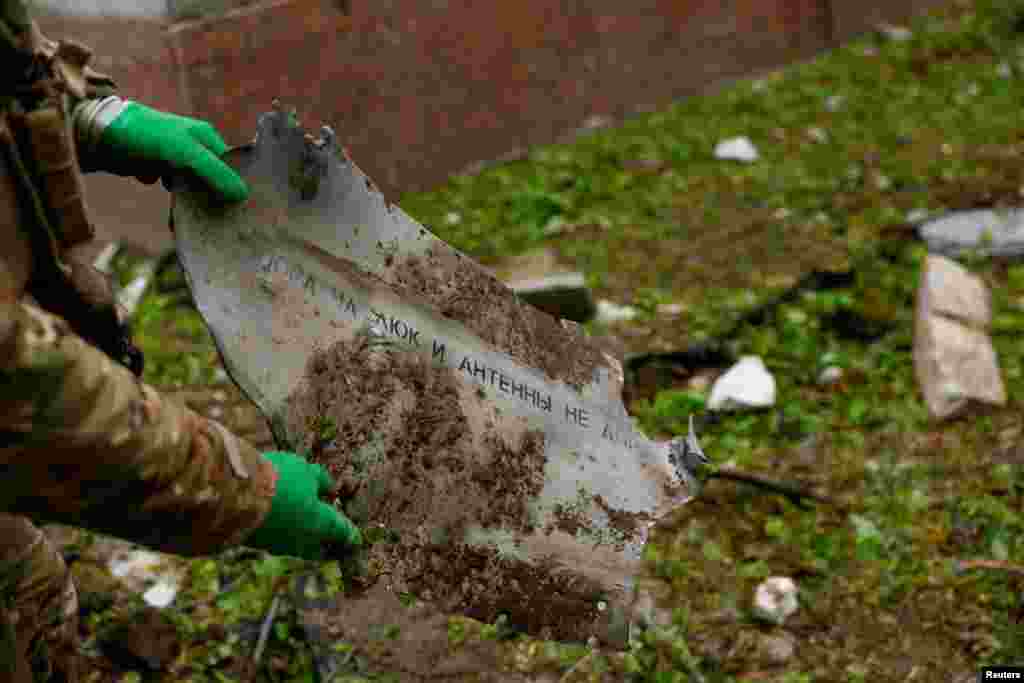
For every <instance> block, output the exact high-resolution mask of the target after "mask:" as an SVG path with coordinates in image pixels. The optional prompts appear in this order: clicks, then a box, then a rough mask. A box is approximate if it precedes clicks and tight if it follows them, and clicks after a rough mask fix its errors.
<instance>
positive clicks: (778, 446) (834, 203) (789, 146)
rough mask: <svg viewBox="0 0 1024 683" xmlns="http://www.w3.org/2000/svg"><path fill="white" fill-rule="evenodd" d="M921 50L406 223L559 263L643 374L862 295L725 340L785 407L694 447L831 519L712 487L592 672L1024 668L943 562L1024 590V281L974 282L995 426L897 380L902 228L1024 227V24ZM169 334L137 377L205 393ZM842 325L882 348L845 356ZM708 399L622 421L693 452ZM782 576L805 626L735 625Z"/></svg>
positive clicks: (939, 26) (906, 297) (739, 96)
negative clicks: (628, 641) (733, 145)
mask: <svg viewBox="0 0 1024 683" xmlns="http://www.w3.org/2000/svg"><path fill="white" fill-rule="evenodd" d="M912 28H913V36H912V37H911V39H910V40H907V41H905V42H886V41H884V40H882V39H880V38H877V37H874V36H870V37H866V38H864V39H862V40H860V41H857V42H856V43H853V44H851V45H849V46H847V47H844V48H842V49H840V50H836V51H834V52H832V53H830V54H828V55H826V56H824V57H822V58H820V59H817V60H815V61H813V62H810V63H806V64H802V65H797V66H794V67H791V68H789V69H786V70H784V71H781V72H779V73H776V74H774V75H772V76H769V77H767V78H765V79H762V80H757V81H744V82H740V83H737V84H735V85H734V86H732V87H730V88H728V89H727V90H724V91H723V92H720V93H719V94H716V95H714V96H709V97H705V98H694V99H691V100H687V101H685V102H682V103H679V104H678V105H676V106H673V107H670V108H668V109H665V110H664V111H660V112H656V113H652V114H648V115H644V116H640V117H637V118H634V119H632V120H630V121H628V122H626V123H625V124H624V125H622V126H621V127H619V128H615V129H610V130H605V131H602V132H598V133H595V134H592V135H589V136H587V137H584V138H581V139H579V140H578V141H576V142H574V143H572V144H566V145H558V146H549V147H542V148H537V149H535V150H533V151H532V152H531V153H530V155H529V158H527V159H525V160H523V161H517V162H513V163H508V164H505V165H502V166H498V167H494V168H491V169H489V170H487V171H485V172H483V173H481V174H480V175H476V176H460V177H454V178H452V179H451V180H450V181H449V182H448V183H447V184H446V185H445V186H444V187H442V188H440V189H438V190H437V191H434V192H430V193H423V194H417V195H410V196H406V197H403V198H401V200H400V204H401V205H402V206H403V208H405V210H406V211H408V212H409V213H411V214H412V215H413V216H415V217H416V218H418V219H419V220H420V221H422V222H423V223H425V224H426V225H427V226H428V227H429V228H430V229H431V230H432V231H433V232H435V233H436V234H437V235H439V236H440V237H442V238H443V239H445V240H446V241H448V242H449V243H451V244H453V245H454V246H456V247H457V248H459V249H461V250H463V251H465V252H466V253H468V254H470V255H472V256H474V257H476V258H478V259H480V260H482V261H484V262H491V261H494V260H496V259H498V258H499V257H504V256H507V255H510V254H515V253H519V252H522V251H524V250H527V249H531V248H534V247H538V246H550V247H553V248H555V249H556V250H557V251H558V253H559V255H560V257H561V258H562V259H564V260H565V261H567V262H569V263H571V264H574V265H576V266H577V267H579V268H580V269H581V270H583V271H584V272H586V273H587V277H588V280H589V284H590V285H591V286H592V287H593V288H594V289H595V291H596V293H597V295H598V296H600V297H603V298H608V299H612V300H614V301H616V302H619V303H629V304H633V305H635V306H637V307H638V308H639V309H640V310H641V315H640V316H639V318H638V319H636V320H634V321H631V322H629V323H622V324H620V325H618V326H617V327H616V330H615V331H617V332H618V333H620V334H621V335H622V336H623V338H624V339H625V340H626V342H627V344H628V345H629V346H630V348H631V349H632V350H635V351H641V350H652V349H653V350H658V349H669V348H681V347H684V346H686V345H687V344H690V343H693V342H697V341H701V340H703V339H708V338H712V337H715V336H717V335H720V334H722V333H723V332H724V331H725V330H729V329H732V327H733V326H734V324H735V323H736V321H737V320H739V319H740V316H742V314H743V313H745V312H747V311H749V310H751V309H752V308H753V307H754V306H756V305H758V304H759V303H761V302H763V301H766V300H767V299H768V298H770V297H773V296H775V295H777V294H779V293H780V292H781V291H783V290H784V289H786V288H787V287H789V286H791V285H792V284H793V283H794V282H796V281H797V280H798V279H799V278H800V277H801V276H802V275H804V274H806V273H807V272H809V271H810V270H811V269H826V270H827V269H832V270H842V269H845V268H850V267H853V268H855V273H856V277H855V282H854V284H853V285H851V286H850V287H847V288H844V289H839V290H830V291H822V292H808V293H805V294H804V295H802V296H801V297H799V298H798V299H797V300H795V301H792V302H790V303H788V304H786V305H783V306H781V307H780V308H779V309H778V310H777V311H776V312H775V314H773V315H772V316H769V317H768V319H766V320H765V321H764V322H762V323H761V324H759V325H757V326H751V325H746V326H742V327H740V328H739V329H738V331H737V332H736V334H735V335H734V336H733V338H732V339H731V341H730V344H731V350H732V351H734V352H735V353H737V354H748V353H749V354H757V355H760V356H761V357H762V358H763V359H764V361H765V363H766V365H767V366H768V368H769V370H770V371H771V372H772V373H773V374H774V375H775V378H776V381H777V385H778V398H779V401H778V405H777V406H776V409H774V410H771V411H767V412H758V413H751V414H739V415H734V416H729V417H726V418H724V419H722V420H720V421H719V422H718V423H716V424H713V425H711V426H710V427H708V428H707V429H706V431H705V432H704V433H703V434H702V435H701V437H702V442H703V445H704V448H705V451H706V452H707V453H708V454H709V455H710V456H711V457H712V458H713V459H715V461H716V463H717V464H732V465H735V466H737V467H740V468H743V469H747V470H750V471H755V472H762V473H764V474H766V475H768V476H771V477H774V478H779V479H785V480H793V481H800V482H803V483H804V484H805V485H808V486H810V487H813V488H814V489H815V490H817V491H820V492H823V493H827V494H829V495H830V496H831V497H832V498H833V499H834V500H836V502H837V504H835V505H831V506H829V505H815V506H813V507H811V508H809V509H803V508H799V507H796V506H794V505H792V504H790V503H789V502H788V501H786V500H785V499H782V498H778V497H774V496H767V495H764V494H763V493H759V492H757V491H754V490H751V489H747V488H742V487H740V486H738V485H736V484H734V483H728V482H722V481H712V482H710V483H709V484H708V486H707V489H706V491H705V493H704V495H703V496H702V497H701V498H700V499H699V500H697V501H695V502H693V503H691V504H690V505H689V506H688V507H687V509H686V511H685V514H684V515H683V516H682V517H681V518H680V519H679V520H678V522H677V523H676V524H674V525H672V526H669V527H665V528H661V529H659V530H658V532H657V534H656V536H655V538H654V540H653V541H652V542H651V543H650V544H649V546H648V549H647V560H648V562H647V565H648V567H649V570H650V573H651V574H652V575H653V576H654V577H655V578H656V582H657V585H658V586H659V587H660V589H659V590H660V595H661V603H662V604H663V606H666V607H667V608H671V609H675V615H676V618H675V620H674V621H673V623H672V624H671V625H669V626H664V627H662V628H661V629H658V630H654V631H651V632H650V633H649V634H647V635H645V636H644V637H643V638H641V639H640V640H638V642H637V643H636V644H635V645H634V648H633V650H632V651H630V652H628V653H619V655H616V656H613V657H609V658H608V660H609V661H608V662H605V663H604V664H597V663H594V662H591V663H590V664H588V666H592V667H597V668H600V667H601V666H611V667H612V669H613V670H617V671H632V672H633V674H632V675H633V676H634V679H636V680H643V681H652V682H655V681H656V682H658V683H663V682H667V681H683V680H687V676H688V674H687V673H686V672H688V671H691V670H692V668H693V667H694V666H696V667H699V668H700V670H701V671H703V672H704V676H705V679H706V680H709V681H738V680H774V681H787V682H789V683H796V682H798V681H800V682H808V683H810V682H812V681H849V682H853V681H861V680H904V679H907V678H908V677H913V678H915V679H916V680H952V679H954V678H956V677H960V678H963V677H966V676H968V675H970V674H971V673H972V672H974V671H975V670H976V668H977V667H979V666H980V665H982V664H986V663H993V664H995V663H1001V664H1010V663H1015V664H1024V635H1022V634H1024V629H1022V628H1021V625H1020V619H1021V618H1022V617H1024V603H1022V602H1021V599H1020V595H1021V591H1022V588H1024V580H1022V578H1021V577H1020V576H1017V575H1014V574H1010V573H1003V572H993V571H967V572H961V571H958V570H957V565H956V563H955V562H954V560H955V559H957V558H960V559H969V558H991V559H1001V560H1006V561H1008V562H1015V563H1024V541H1021V540H1020V539H1021V530H1022V525H1024V516H1022V505H1021V496H1020V494H1021V489H1022V488H1024V479H1022V477H1021V466H1022V464H1024V456H1021V455H1020V452H1019V451H1017V450H1015V447H1016V444H1017V443H1019V441H1020V436H1021V433H1022V430H1024V420H1022V418H1021V401H1022V398H1024V381H1022V372H1024V348H1022V345H1021V343H1020V336H1021V332H1022V330H1024V266H1021V265H1015V264H1012V263H1007V262H1001V261H999V260H996V259H985V258H980V257H976V258H972V259H968V265H969V266H970V268H971V269H972V270H973V271H975V272H976V273H977V274H978V275H979V276H981V277H982V278H983V279H984V280H985V281H986V283H987V284H988V285H989V287H990V289H991V291H992V294H993V309H994V312H995V323H994V326H993V342H994V344H995V347H996V349H997V352H998V355H999V361H1000V364H1001V368H1002V372H1003V376H1004V379H1005V381H1006V384H1007V391H1008V395H1009V401H1008V404H1007V406H1006V407H1004V408H998V409H989V410H985V411H980V412H976V413H974V414H972V415H971V416H969V417H967V418H962V419H959V420H954V421H951V422H947V423H936V422H934V421H933V420H931V419H929V417H928V415H927V412H926V410H925V408H924V405H923V403H922V400H921V397H920V394H919V392H918V390H917V386H916V382H915V379H914V375H913V367H912V360H911V343H912V335H911V330H912V314H913V311H912V306H913V297H914V292H915V289H916V287H917V283H918V275H919V269H920V266H921V263H922V259H923V257H924V255H925V252H924V249H923V248H922V246H921V245H920V244H918V243H915V242H914V241H913V240H911V239H908V237H907V236H908V229H907V228H908V219H907V216H908V213H909V212H912V211H927V212H929V213H930V214H934V213H938V212H941V211H943V210H946V209H956V208H967V207H973V206H998V205H1004V204H1015V203H1019V202H1021V201H1022V194H1024V174H1022V171H1024V127H1022V126H1021V123H1020V112H1021V111H1022V108H1024V89H1021V88H1020V87H1019V84H1020V78H1021V75H1022V73H1024V33H1021V32H1020V30H1021V29H1022V28H1024V4H1021V3H1019V2H1008V1H1002V2H1000V1H996V0H984V1H982V0H979V1H978V2H973V3H969V2H960V3H956V4H953V5H951V6H950V7H949V8H947V9H945V10H943V11H939V12H936V13H933V14H932V15H929V16H928V17H926V18H923V19H922V20H921V21H919V22H917V23H915V24H913V25H912ZM869 48H870V49H869ZM816 129H820V131H824V133H825V135H824V136H822V135H821V133H820V132H819V131H818V130H816ZM739 135H744V136H748V137H749V138H750V139H751V140H752V141H753V143H754V144H755V146H756V147H757V148H758V150H759V151H760V154H761V158H760V159H759V160H758V161H756V162H754V163H751V164H740V163H735V162H726V161H719V160H716V159H714V157H713V154H712V150H713V149H714V146H715V144H716V143H717V142H718V141H719V140H721V139H723V138H726V137H733V136H739ZM659 303H681V304H683V305H684V313H683V314H682V315H680V316H675V317H671V318H669V317H659V315H658V313H657V310H658V309H657V305H658V304H659ZM169 310H171V309H170V308H168V301H166V300H161V299H159V298H154V297H149V298H147V299H146V300H145V301H144V302H143V305H142V309H141V313H140V316H139V320H138V324H137V326H138V329H139V332H140V342H141V345H142V346H143V348H144V349H145V350H146V352H147V354H148V356H149V358H150V360H151V364H150V367H149V369H148V370H147V373H148V374H147V378H148V379H150V380H151V381H153V382H154V383H157V384H161V385H167V384H171V383H174V382H185V383H194V382H196V381H205V380H207V379H208V378H209V377H211V376H212V375H211V374H210V373H211V372H212V370H211V368H212V367H213V363H212V362H211V357H210V351H211V348H212V347H210V346H209V341H208V339H204V338H203V330H202V328H201V327H200V326H198V324H197V319H196V318H195V316H194V314H192V313H188V312H181V313H180V314H175V315H174V316H173V317H172V316H169V315H168V311H169ZM841 319H847V320H854V319H855V320H858V321H860V322H861V323H862V325H864V326H867V327H869V328H870V329H872V330H874V331H875V332H876V333H877V334H878V337H877V338H876V339H875V340H874V341H871V342H868V341H865V340H864V339H862V338H858V337H856V336H851V333H850V332H849V331H848V330H843V329H840V328H838V327H837V326H836V324H835V323H836V321H837V320H841ZM591 328H592V329H591V331H593V332H601V331H602V330H600V329H598V328H597V327H596V326H595V325H591ZM169 329H170V331H171V336H174V335H177V336H178V337H181V338H183V339H185V340H187V342H188V343H189V344H193V345H195V346H196V348H198V349H200V353H199V355H195V356H192V357H193V358H195V360H189V361H186V362H184V363H183V362H181V360H180V358H181V355H180V352H176V351H169V350H168V349H167V347H166V345H165V340H166V339H167V338H169V336H168V335H169V333H168V330H169ZM169 353H177V354H178V360H177V361H175V360H174V359H173V358H170V357H169V356H168V355H167V354H169ZM186 358H188V356H186ZM189 363H191V365H189ZM827 366H836V367H840V368H842V369H843V371H844V374H843V378H842V380H841V381H840V382H838V383H837V384H834V385H830V386H827V387H824V386H820V385H819V384H818V383H817V381H816V380H817V377H818V374H819V373H820V371H821V370H822V369H823V368H825V367H827ZM705 399H706V395H705V393H704V390H700V389H694V388H692V387H688V386H682V385H679V384H678V383H676V384H673V383H672V382H667V383H666V384H665V385H663V386H657V387H655V390H654V392H653V395H651V396H648V397H646V398H642V399H638V400H637V401H635V402H634V403H633V404H632V405H631V406H630V409H631V411H632V412H633V413H634V414H635V415H637V416H638V419H639V420H640V421H641V424H642V425H643V427H644V429H645V430H646V431H647V432H648V433H649V434H651V435H659V436H667V435H673V434H680V433H685V427H686V420H687V416H688V414H689V413H691V412H700V411H701V410H702V406H703V402H704V400H705ZM770 575H784V576H791V577H793V578H794V579H795V580H796V582H797V584H798V586H799V589H800V603H801V608H800V610H799V611H798V612H797V614H796V615H794V617H792V618H791V619H790V620H789V621H787V622H786V623H785V624H784V625H783V626H781V627H767V626H765V625H762V624H760V623H758V622H757V621H756V620H755V619H753V618H752V616H751V615H750V610H749V608H750V598H751V595H752V593H753V590H754V587H755V586H756V585H757V583H758V582H759V581H760V580H762V579H763V578H765V577H767V576H770ZM453 628H455V630H456V631H458V633H461V631H459V630H458V629H459V628H461V627H454V626H453ZM780 633H789V634H791V635H793V636H795V638H796V643H797V647H796V651H795V654H794V656H793V657H792V658H791V659H789V660H788V661H786V662H785V663H782V664H774V663H772V662H770V661H768V660H766V659H765V657H764V656H762V655H761V654H758V652H759V645H758V644H759V643H761V642H763V640H764V638H765V637H766V636H769V635H772V634H775V635H778V634H780ZM524 647H526V646H525V645H524ZM524 651H525V650H524ZM581 656H582V653H576V655H574V656H573V657H570V659H572V660H573V661H579V657H581ZM556 659H557V657H556ZM595 662H596V660H595ZM583 671H584V670H583V669H582V668H581V669H580V672H581V675H582V672H583ZM580 680H582V678H581V679H580Z"/></svg>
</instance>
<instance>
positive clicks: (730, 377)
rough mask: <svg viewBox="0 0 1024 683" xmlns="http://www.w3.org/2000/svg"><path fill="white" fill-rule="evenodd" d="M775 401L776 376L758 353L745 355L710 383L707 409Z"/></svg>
mask: <svg viewBox="0 0 1024 683" xmlns="http://www.w3.org/2000/svg"><path fill="white" fill-rule="evenodd" d="M774 404H775V378H774V377H772V375H771V373H770V372H768V369H767V368H766V367H765V366H764V361H762V360H761V359H760V358H759V357H758V356H744V357H743V358H741V359H740V360H739V362H738V363H736V364H735V365H733V366H732V367H731V368H729V369H728V370H726V371H725V374H723V375H722V376H721V377H719V378H718V381H716V382H715V384H714V385H713V386H712V387H711V396H710V397H709V398H708V409H710V410H730V409H737V408H767V407H769V406H772V405H774Z"/></svg>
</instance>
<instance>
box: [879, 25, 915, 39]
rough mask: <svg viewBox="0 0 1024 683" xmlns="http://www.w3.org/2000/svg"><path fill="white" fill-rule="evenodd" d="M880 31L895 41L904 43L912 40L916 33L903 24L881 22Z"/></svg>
mask: <svg viewBox="0 0 1024 683" xmlns="http://www.w3.org/2000/svg"><path fill="white" fill-rule="evenodd" d="M878 32H879V33H880V34H881V35H882V36H884V37H885V38H887V39H888V40H891V41H893V42H897V43H902V42H905V41H907V40H910V39H911V38H912V37H913V36H914V33H913V32H912V31H911V30H910V29H908V28H904V27H903V26H894V25H893V24H879V25H878Z"/></svg>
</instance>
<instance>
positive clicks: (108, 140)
mask: <svg viewBox="0 0 1024 683" xmlns="http://www.w3.org/2000/svg"><path fill="white" fill-rule="evenodd" d="M227 149H228V146H227V144H226V143H225V142H224V140H223V139H221V137H220V135H219V134H218V133H217V131H216V130H215V129H214V127H213V126H211V125H210V124H209V123H207V122H206V121H199V120H198V119H190V118H188V117H186V116H178V115H177V114H168V113H166V112H162V111H157V110H156V109H150V108H149V107H146V106H144V105H141V104H139V103H138V102H130V103H129V104H128V105H127V106H126V107H125V108H124V111H122V112H121V114H120V115H118V117H117V118H116V119H114V120H113V121H111V123H110V125H109V126H107V127H106V128H105V129H104V130H103V133H102V134H101V135H100V139H99V142H98V144H97V153H98V156H99V157H100V160H99V162H98V163H97V164H96V167H97V168H98V170H103V171H107V172H109V173H116V174H118V175H129V176H136V177H137V178H139V179H140V180H142V181H143V182H155V180H156V178H157V177H163V176H166V175H167V174H168V172H169V171H171V170H183V169H187V170H190V171H192V172H193V173H195V174H196V175H197V176H199V178H201V179H202V180H204V181H205V182H206V183H207V184H208V185H209V186H210V187H211V188H212V189H213V190H214V191H215V192H217V194H219V195H220V196H221V197H222V198H224V199H225V200H227V201H229V202H238V201H242V200H243V199H245V198H246V197H248V196H249V188H248V186H246V184H245V181H244V180H242V178H241V176H239V175H238V174H237V173H235V170H234V169H233V168H231V167H230V166H228V165H227V164H225V163H224V162H223V161H221V160H220V158H219V157H220V156H221V155H222V154H224V152H226V151H227Z"/></svg>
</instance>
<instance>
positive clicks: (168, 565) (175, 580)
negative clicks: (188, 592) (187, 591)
mask: <svg viewBox="0 0 1024 683" xmlns="http://www.w3.org/2000/svg"><path fill="white" fill-rule="evenodd" d="M107 568H108V569H109V570H110V573H111V574H112V575H113V576H115V577H117V578H119V579H121V580H122V581H123V582H124V583H125V584H126V585H127V586H128V587H129V588H131V589H132V590H135V591H139V592H142V599H143V600H145V601H146V603H147V604H149V605H150V606H152V607H166V606H167V605H169V604H171V603H172V602H173V601H174V597H175V596H176V595H177V593H178V588H179V587H180V585H181V578H182V574H183V569H182V567H181V566H179V565H178V563H175V562H174V558H172V557H171V556H168V555H162V554H160V553H155V552H152V551H149V550H133V551H129V552H127V553H119V554H116V555H114V556H113V557H111V558H110V561H109V563H108V564H107Z"/></svg>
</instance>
